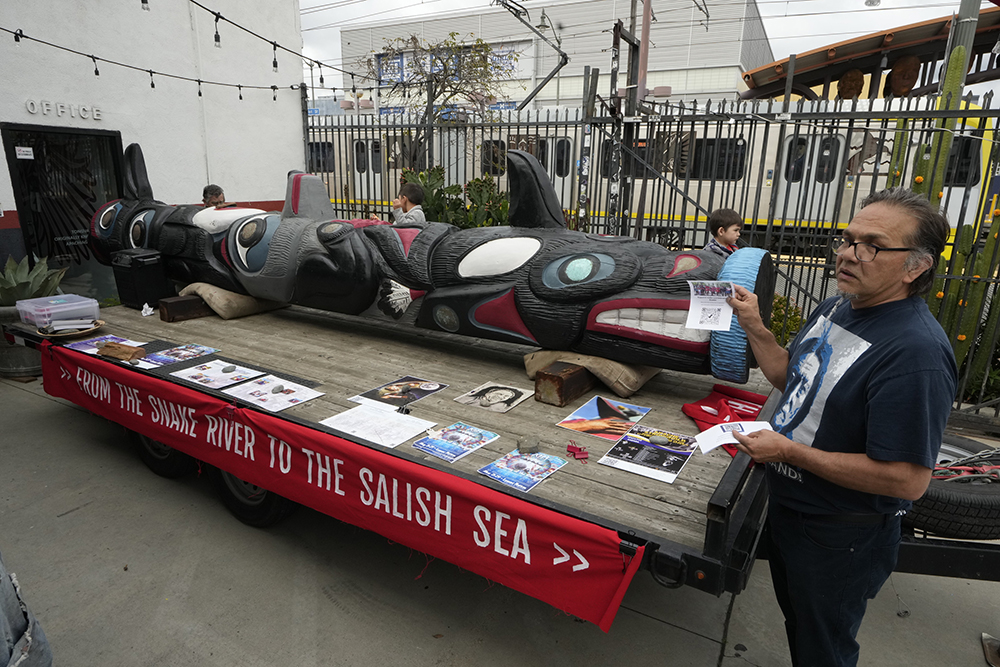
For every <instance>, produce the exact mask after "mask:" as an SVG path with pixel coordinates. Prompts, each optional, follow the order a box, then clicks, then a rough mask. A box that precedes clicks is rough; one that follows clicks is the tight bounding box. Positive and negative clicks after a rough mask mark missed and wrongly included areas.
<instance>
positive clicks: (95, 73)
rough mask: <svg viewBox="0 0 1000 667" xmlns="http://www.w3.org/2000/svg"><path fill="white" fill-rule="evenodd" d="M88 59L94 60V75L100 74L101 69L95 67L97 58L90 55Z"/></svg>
mask: <svg viewBox="0 0 1000 667" xmlns="http://www.w3.org/2000/svg"><path fill="white" fill-rule="evenodd" d="M90 59H91V60H93V61H94V76H101V70H99V69H97V58H96V57H94V56H90Z"/></svg>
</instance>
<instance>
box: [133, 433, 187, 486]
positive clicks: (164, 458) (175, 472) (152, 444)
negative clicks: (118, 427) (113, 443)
mask: <svg viewBox="0 0 1000 667" xmlns="http://www.w3.org/2000/svg"><path fill="white" fill-rule="evenodd" d="M129 435H130V436H131V438H132V442H134V443H135V445H136V447H137V448H138V450H139V458H140V459H142V462H143V463H145V464H146V467H147V468H149V469H150V470H152V471H153V472H154V473H156V474H157V475H159V476H160V477H166V478H167V479H177V478H179V477H183V476H184V475H186V474H188V473H189V472H192V471H194V470H195V469H196V468H197V467H198V461H197V460H196V459H195V458H193V457H192V456H190V455H188V454H185V453H184V452H182V451H179V450H176V449H174V448H173V447H170V446H169V445H165V444H163V443H162V442H159V441H158V440H153V439H152V438H150V437H149V436H147V435H143V434H142V433H138V432H136V431H129Z"/></svg>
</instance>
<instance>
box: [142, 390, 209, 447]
mask: <svg viewBox="0 0 1000 667" xmlns="http://www.w3.org/2000/svg"><path fill="white" fill-rule="evenodd" d="M147 398H148V399H149V405H150V407H151V408H152V414H151V415H150V419H152V421H153V423H154V424H162V425H164V426H166V427H167V428H170V429H173V430H175V431H177V432H178V433H183V434H184V435H187V436H190V437H192V438H194V437H195V432H194V427H195V426H196V425H197V424H198V418H197V416H196V415H195V412H194V408H189V407H186V406H183V405H177V404H176V403H174V402H173V401H168V400H166V399H163V398H157V397H156V396H153V395H152V394H150V395H149V396H148V397H147Z"/></svg>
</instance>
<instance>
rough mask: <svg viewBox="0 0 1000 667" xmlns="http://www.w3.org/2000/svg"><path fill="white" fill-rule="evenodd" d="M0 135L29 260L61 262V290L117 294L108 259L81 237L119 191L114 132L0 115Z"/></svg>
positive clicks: (118, 159) (119, 158) (57, 265)
mask: <svg viewBox="0 0 1000 667" xmlns="http://www.w3.org/2000/svg"><path fill="white" fill-rule="evenodd" d="M0 138H2V141H3V148H4V154H5V155H6V158H7V168H8V171H9V173H10V180H11V184H12V185H13V188H14V203H15V205H16V207H17V215H18V219H19V220H20V225H21V233H22V235H23V236H24V247H25V250H26V251H27V255H28V262H29V264H31V265H32V266H33V265H34V261H35V258H36V257H37V258H42V257H46V258H48V264H49V267H50V268H62V267H68V270H67V272H66V275H65V277H64V278H63V280H62V283H61V287H62V289H63V291H65V292H70V293H74V294H80V295H82V296H88V297H92V298H95V299H98V300H99V301H100V300H103V299H108V298H110V297H116V296H117V290H116V287H115V281H114V274H113V273H112V270H111V267H109V266H104V265H102V264H100V263H99V262H98V261H97V260H96V259H95V258H94V257H93V255H92V254H91V251H90V246H89V244H88V237H89V234H90V219H91V217H93V215H94V212H95V211H96V210H97V209H98V208H100V207H101V206H103V205H104V204H106V203H107V202H109V201H113V200H115V199H120V198H121V196H122V194H121V193H122V185H121V184H122V174H123V164H122V140H121V133H120V132H113V131H107V130H81V129H74V128H60V127H48V126H44V125H19V124H14V123H0Z"/></svg>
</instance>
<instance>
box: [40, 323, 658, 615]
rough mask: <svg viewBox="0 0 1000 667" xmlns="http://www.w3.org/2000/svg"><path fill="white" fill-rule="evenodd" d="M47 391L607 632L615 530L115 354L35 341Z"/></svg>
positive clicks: (620, 585) (615, 580)
mask: <svg viewBox="0 0 1000 667" xmlns="http://www.w3.org/2000/svg"><path fill="white" fill-rule="evenodd" d="M41 349H42V370H43V375H44V382H45V390H46V392H48V393H49V394H51V395H53V396H58V397H60V398H65V399H67V400H69V401H72V402H73V403H76V404H77V405H80V406H82V407H84V408H86V409H88V410H90V411H91V412H93V413H95V414H98V415H101V416H103V417H107V418H108V419H111V420H113V421H115V422H118V423H120V424H122V425H123V426H125V427H127V428H129V429H132V430H134V431H138V432H140V433H143V434H145V435H147V436H149V437H151V438H153V439H155V440H158V441H160V442H163V443H165V444H168V445H170V446H171V447H174V448H175V449H178V450H180V451H183V452H186V453H188V454H190V455H192V456H194V457H195V458H197V459H200V460H202V461H204V462H206V463H209V464H211V465H214V466H218V467H219V468H222V469H224V470H227V471H229V472H231V473H233V474H234V475H236V476H238V477H240V478H241V479H243V480H245V481H247V482H251V483H253V484H256V485H258V486H262V487H264V488H266V489H268V490H270V491H273V492H275V493H277V494H279V495H282V496H284V497H286V498H289V499H291V500H294V501H295V502H298V503H301V504H303V505H308V506H309V507H312V508H314V509H316V510H319V511H320V512H323V513H325V514H328V515H330V516H333V517H335V518H337V519H340V520H342V521H345V522H347V523H351V524H354V525H356V526H360V527H362V528H366V529H368V530H373V531H375V532H377V533H379V534H380V535H383V536H385V537H387V538H389V539H390V540H393V541H395V542H399V543H401V544H404V545H406V546H409V547H412V548H414V549H418V550H420V551H422V552H424V553H427V554H430V555H431V556H434V557H436V558H441V559H443V560H446V561H448V562H450V563H454V564H455V565H458V566H459V567H462V568H465V569H467V570H470V571H472V572H475V573H477V574H480V575H482V576H484V577H487V578H489V579H491V580H493V581H497V582H499V583H501V584H503V585H505V586H509V587H510V588H513V589H515V590H517V591H520V592H522V593H525V594H527V595H531V596H532V597H535V598H538V599H539V600H542V601H544V602H546V603H548V604H551V605H552V606H554V607H557V608H559V609H562V610H563V611H566V612H567V613H570V614H573V615H575V616H579V617H580V618H583V619H585V620H588V621H591V622H593V623H595V624H597V625H598V626H600V628H601V629H602V630H604V631H605V632H607V631H608V630H609V629H610V627H611V623H612V621H613V620H614V617H615V614H616V613H617V611H618V607H619V605H620V604H621V600H622V597H623V596H624V594H625V591H626V589H627V588H628V585H629V583H630V582H631V580H632V577H633V576H634V575H635V572H636V571H637V570H638V568H639V565H640V563H641V562H642V557H643V548H642V547H640V548H639V550H638V552H637V553H636V555H635V556H633V557H632V558H631V559H629V558H627V557H625V556H623V555H622V553H621V552H620V551H619V544H620V539H619V537H618V534H617V533H616V532H615V531H613V530H609V529H607V528H603V527H601V526H598V525H596V524H593V523H589V522H587V521H583V520H581V519H577V518H574V517H571V516H566V515H563V514H560V513H558V512H556V511H553V510H549V509H546V508H544V507H540V506H538V505H535V504H533V503H530V502H527V501H524V500H521V499H520V498H517V497H516V496H511V495H507V494H505V493H501V492H499V491H496V490H494V489H491V488H489V487H486V486H482V485H480V484H477V483H475V482H472V481H470V480H467V479H464V478H461V477H458V476H456V475H451V474H449V473H447V472H443V471H439V470H436V469H434V468H430V467H427V466H423V465H421V464H419V463H416V462H413V461H409V460H406V459H402V458H399V457H396V456H393V455H391V454H388V453H386V452H382V451H378V450H375V449H370V448H368V447H365V446H363V445H358V444H356V443H352V442H350V441H348V440H345V439H343V438H339V437H336V436H334V435H331V434H329V433H325V432H323V431H319V430H315V429H312V428H308V427H306V426H303V425H300V424H297V423H294V422H291V421H288V420H286V419H282V418H281V417H280V416H276V415H272V414H269V413H264V412H258V411H256V410H251V409H245V408H238V407H236V406H234V405H231V404H229V403H227V402H226V401H223V400H221V399H219V398H216V397H214V396H210V395H208V394H206V393H202V392H201V391H198V390H197V389H195V388H188V387H186V386H182V385H180V384H178V383H174V382H171V381H168V380H162V379H159V378H155V377H150V376H147V375H143V374H141V373H137V372H135V371H132V370H131V369H129V368H127V367H125V366H122V365H121V364H118V363H116V362H111V361H105V360H103V359H100V358H97V357H94V356H91V355H88V354H84V353H81V352H76V351H74V350H68V349H65V348H62V347H58V346H53V345H51V344H50V343H49V342H48V341H46V342H44V343H43V344H42V348H41Z"/></svg>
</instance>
